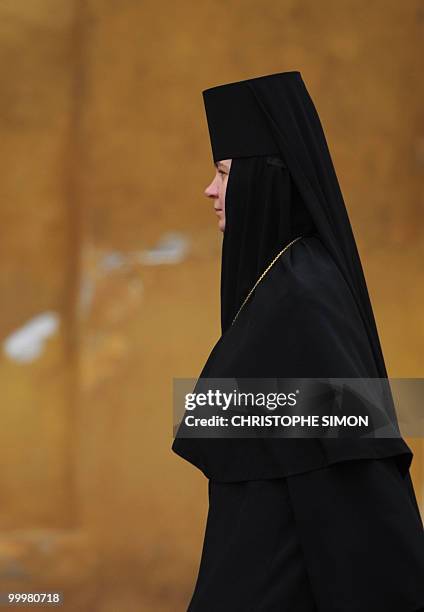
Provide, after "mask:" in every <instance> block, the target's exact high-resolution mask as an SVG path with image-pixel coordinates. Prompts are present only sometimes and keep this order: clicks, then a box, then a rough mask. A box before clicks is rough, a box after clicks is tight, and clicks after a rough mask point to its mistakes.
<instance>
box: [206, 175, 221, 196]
mask: <svg viewBox="0 0 424 612" xmlns="http://www.w3.org/2000/svg"><path fill="white" fill-rule="evenodd" d="M204 194H205V196H206V197H207V198H216V197H218V188H217V185H216V181H215V179H213V181H211V182H210V183H209V185H208V186H207V187H206V189H205V191H204Z"/></svg>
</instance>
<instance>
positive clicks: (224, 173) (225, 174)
mask: <svg viewBox="0 0 424 612" xmlns="http://www.w3.org/2000/svg"><path fill="white" fill-rule="evenodd" d="M218 174H223V175H224V176H227V173H226V172H225V171H224V170H218Z"/></svg>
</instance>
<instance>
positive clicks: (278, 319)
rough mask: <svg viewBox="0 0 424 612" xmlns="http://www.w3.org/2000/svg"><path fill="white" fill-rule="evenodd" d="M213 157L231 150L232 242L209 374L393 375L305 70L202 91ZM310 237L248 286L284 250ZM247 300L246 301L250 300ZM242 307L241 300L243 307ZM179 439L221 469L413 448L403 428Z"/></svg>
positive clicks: (177, 447)
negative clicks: (355, 434) (347, 434)
mask: <svg viewBox="0 0 424 612" xmlns="http://www.w3.org/2000/svg"><path fill="white" fill-rule="evenodd" d="M203 98H204V102H205V108H206V114H207V119H208V127H209V133H210V137H211V144H212V152H213V159H214V161H217V160H220V159H228V158H231V159H232V164H231V170H230V175H229V178H228V183H227V191H226V200H225V202H226V204H225V207H226V211H225V212H226V227H225V232H224V239H223V247H222V268H221V326H222V335H221V337H220V338H219V340H218V341H217V343H216V344H215V346H214V347H213V349H212V351H211V353H210V355H209V358H208V360H207V362H206V364H205V366H204V368H203V370H202V372H201V374H200V376H199V378H201V379H202V378H226V377H228V378H232V377H237V378H240V379H242V378H261V377H263V378H273V377H276V378H296V377H298V378H302V377H303V378H306V377H315V378H325V377H330V378H332V377H333V378H336V377H337V378H339V377H340V378H358V377H359V378H380V379H384V378H387V372H386V368H385V364H384V359H383V354H382V350H381V346H380V342H379V337H378V333H377V328H376V323H375V320H374V316H373V311H372V307H371V303H370V299H369V295H368V291H367V287H366V282H365V278H364V275H363V270H362V266H361V262H360V258H359V254H358V251H357V247H356V243H355V239H354V237H353V233H352V228H351V225H350V221H349V218H348V214H347V211H346V207H345V204H344V201H343V198H342V194H341V191H340V187H339V183H338V180H337V177H336V173H335V170H334V167H333V164H332V160H331V157H330V153H329V150H328V147H327V143H326V140H325V136H324V132H323V129H322V126H321V123H320V120H319V117H318V114H317V112H316V110H315V107H314V105H313V103H312V100H311V98H310V96H309V94H308V92H307V90H306V87H305V84H304V82H303V79H302V77H301V75H300V73H299V72H298V71H293V72H285V73H276V74H272V75H268V76H265V77H257V78H254V79H248V80H246V81H239V82H236V83H230V84H226V85H221V86H217V87H213V88H210V89H207V90H205V91H204V92H203ZM298 237H300V239H299V240H297V241H296V242H295V243H294V244H292V246H290V247H289V248H288V249H287V251H286V252H285V253H283V255H282V256H281V257H280V258H278V259H277V261H276V263H275V264H274V265H273V266H272V267H271V268H270V269H269V271H268V273H267V274H266V275H265V276H264V277H263V279H262V280H261V282H260V283H259V284H258V285H257V287H256V289H255V290H254V292H253V294H252V295H251V296H250V298H249V299H248V300H247V302H246V303H245V304H244V305H243V302H244V300H245V298H246V296H247V295H248V293H249V291H250V290H251V288H252V287H253V285H254V284H255V282H256V281H257V279H258V278H259V277H260V275H261V274H262V272H264V270H265V269H266V268H267V266H268V265H269V264H270V263H271V262H272V260H273V259H274V257H275V256H276V254H277V253H278V252H279V251H280V250H281V249H282V248H283V247H284V246H285V245H287V244H289V243H290V242H291V241H292V240H293V239H295V238H298ZM242 305H243V306H242ZM240 307H241V310H240ZM172 450H173V451H174V452H176V453H177V454H178V455H180V456H181V457H183V458H184V459H186V460H187V461H189V462H191V463H192V464H194V465H195V466H196V467H198V468H199V469H200V470H202V472H203V473H204V474H205V475H206V476H207V477H208V478H213V479H215V480H221V481H240V480H250V479H257V478H274V477H283V476H289V475H292V474H299V473H303V472H307V471H310V470H314V469H318V468H322V467H326V466H328V465H332V464H335V463H338V462H340V461H345V460H348V459H360V458H371V459H375V458H383V457H389V456H393V457H394V458H395V459H396V461H397V462H398V466H399V469H400V471H401V473H402V474H403V475H406V476H407V477H408V478H409V474H408V469H409V467H410V464H411V461H412V457H413V454H412V451H411V449H410V448H409V446H408V445H407V444H406V442H405V441H404V440H403V439H402V438H401V437H400V436H399V437H393V438H367V439H359V438H340V439H337V438H313V439H306V438H291V439H288V438H279V439H270V438H254V439H246V438H234V439H208V438H186V437H184V427H183V426H180V428H179V429H178V431H177V434H176V437H175V440H174V442H173V445H172Z"/></svg>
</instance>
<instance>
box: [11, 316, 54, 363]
mask: <svg viewBox="0 0 424 612" xmlns="http://www.w3.org/2000/svg"><path fill="white" fill-rule="evenodd" d="M58 327H59V316H58V315H57V313H55V312H53V311H47V312H43V313H42V314H39V315H37V316H35V317H33V318H32V319H30V320H29V321H28V322H27V323H25V325H23V326H22V327H20V328H19V329H17V330H16V331H14V332H12V333H11V334H9V336H7V338H5V340H3V352H4V353H5V354H6V355H7V357H9V359H12V360H13V361H18V362H20V363H27V362H30V361H34V360H35V359H37V358H38V357H39V356H40V355H41V353H42V352H43V349H44V345H45V343H46V340H47V339H48V338H49V337H50V336H52V335H53V334H55V333H56V331H57V329H58Z"/></svg>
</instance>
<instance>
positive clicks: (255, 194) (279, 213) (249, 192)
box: [221, 155, 314, 333]
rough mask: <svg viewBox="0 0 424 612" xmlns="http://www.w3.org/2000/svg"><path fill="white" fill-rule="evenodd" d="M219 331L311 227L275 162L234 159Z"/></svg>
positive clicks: (291, 185) (295, 191) (296, 193)
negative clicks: (282, 254)
mask: <svg viewBox="0 0 424 612" xmlns="http://www.w3.org/2000/svg"><path fill="white" fill-rule="evenodd" d="M225 202H226V204H225V232H224V239H223V244H222V264H221V327H222V332H223V333H224V332H225V330H226V329H227V328H228V327H229V326H230V325H231V323H232V320H233V318H234V316H235V315H236V313H237V311H238V309H239V308H240V305H241V304H242V302H243V300H244V298H245V297H246V296H247V294H248V293H249V291H250V289H251V288H252V287H253V285H254V283H255V282H256V279H257V278H258V277H259V275H260V274H261V273H262V272H263V270H265V268H266V267H267V266H268V265H269V263H270V262H271V261H272V260H273V259H274V257H275V256H276V255H277V254H278V252H279V251H280V250H281V249H282V248H283V247H284V246H285V245H286V244H288V243H289V242H291V241H292V240H294V239H295V238H296V237H297V236H300V235H308V234H311V233H313V232H314V223H313V220H312V218H311V215H310V213H309V212H308V210H307V209H306V207H305V205H304V203H303V200H302V198H301V196H300V194H299V191H298V189H297V187H296V185H295V183H294V182H293V180H292V178H291V174H290V172H289V170H288V168H287V166H286V164H285V162H284V161H283V160H282V159H281V158H280V157H275V156H267V155H265V156H251V157H237V158H233V160H232V163H231V169H230V175H229V177H228V183H227V190H226V196H225Z"/></svg>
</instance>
